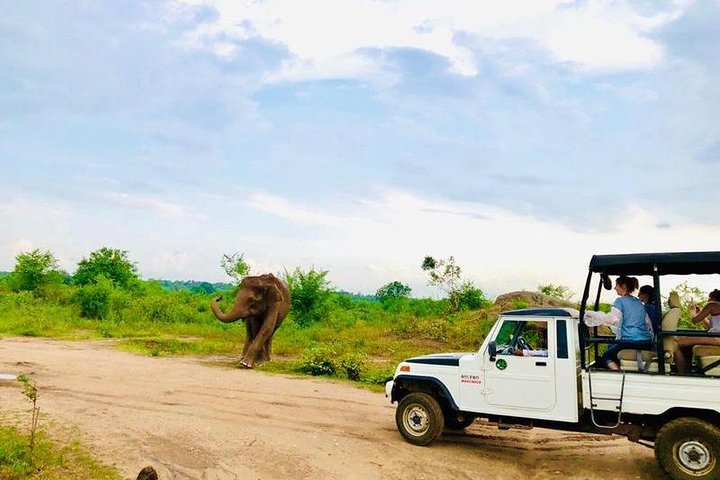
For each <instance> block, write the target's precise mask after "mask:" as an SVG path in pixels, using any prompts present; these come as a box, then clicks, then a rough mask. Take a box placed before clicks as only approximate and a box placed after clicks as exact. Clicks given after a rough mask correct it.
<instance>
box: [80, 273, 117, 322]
mask: <svg viewBox="0 0 720 480" xmlns="http://www.w3.org/2000/svg"><path fill="white" fill-rule="evenodd" d="M114 290H115V287H114V285H113V283H112V281H110V280H109V279H107V278H106V277H105V276H104V275H100V276H98V277H97V278H96V279H95V283H88V284H86V285H83V286H82V287H80V289H79V290H78V292H77V295H76V299H77V303H78V305H79V306H80V315H82V316H83V317H86V318H96V319H104V318H105V317H107V316H108V313H109V312H110V299H111V297H112V295H113V292H114Z"/></svg>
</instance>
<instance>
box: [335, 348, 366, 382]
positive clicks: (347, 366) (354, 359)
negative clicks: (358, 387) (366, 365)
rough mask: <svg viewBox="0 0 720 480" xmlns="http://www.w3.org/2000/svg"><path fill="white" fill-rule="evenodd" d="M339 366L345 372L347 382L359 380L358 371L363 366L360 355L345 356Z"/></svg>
mask: <svg viewBox="0 0 720 480" xmlns="http://www.w3.org/2000/svg"><path fill="white" fill-rule="evenodd" d="M340 366H341V367H342V369H343V370H345V374H346V375H347V378H348V379H349V380H352V381H354V382H357V381H358V380H360V371H361V370H362V366H363V359H362V357H361V356H360V355H356V354H351V355H347V356H345V357H344V358H343V359H342V360H341V361H340Z"/></svg>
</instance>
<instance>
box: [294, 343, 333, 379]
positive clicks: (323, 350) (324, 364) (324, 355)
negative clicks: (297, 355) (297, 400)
mask: <svg viewBox="0 0 720 480" xmlns="http://www.w3.org/2000/svg"><path fill="white" fill-rule="evenodd" d="M334 357H335V351H334V350H333V349H332V348H330V347H311V348H309V349H307V350H305V353H304V354H303V359H302V363H301V364H300V371H301V372H303V373H307V374H308V375H313V376H321V375H325V376H332V375H335V371H336V370H337V367H336V365H335V361H334V360H333V359H334Z"/></svg>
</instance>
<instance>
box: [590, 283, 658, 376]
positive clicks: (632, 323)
mask: <svg viewBox="0 0 720 480" xmlns="http://www.w3.org/2000/svg"><path fill="white" fill-rule="evenodd" d="M638 286H639V284H638V281H637V278H631V277H628V276H625V275H621V276H619V277H618V278H617V280H615V291H616V292H617V294H618V295H620V296H619V297H618V298H617V299H616V300H615V302H614V303H613V313H614V314H615V316H617V317H618V319H619V328H618V337H617V338H618V340H621V341H622V342H621V343H616V344H613V345H610V347H608V349H607V350H606V351H605V353H604V354H603V356H602V357H601V358H600V363H601V364H605V365H606V366H607V367H608V368H609V369H610V370H620V367H619V366H618V363H617V361H618V359H617V354H618V352H619V351H620V350H622V349H623V348H628V347H629V346H633V345H632V343H631V344H628V343H626V342H649V341H651V340H652V338H653V332H652V327H651V325H650V322H649V320H650V319H649V318H647V320H646V316H647V313H646V312H645V306H644V305H643V304H642V302H641V301H640V299H639V298H637V297H633V296H632V295H631V294H632V292H634V291H635V289H637V288H638Z"/></svg>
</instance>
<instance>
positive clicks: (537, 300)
mask: <svg viewBox="0 0 720 480" xmlns="http://www.w3.org/2000/svg"><path fill="white" fill-rule="evenodd" d="M495 306H496V307H497V308H499V309H500V310H501V311H507V310H516V309H518V308H531V307H562V308H577V304H575V303H572V302H568V301H565V300H561V299H559V298H555V297H551V296H549V295H545V294H542V293H538V292H528V291H526V290H521V291H518V292H510V293H503V294H502V295H499V296H498V297H497V298H496V299H495Z"/></svg>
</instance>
